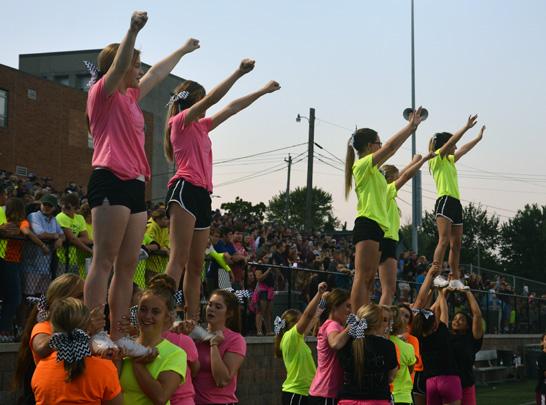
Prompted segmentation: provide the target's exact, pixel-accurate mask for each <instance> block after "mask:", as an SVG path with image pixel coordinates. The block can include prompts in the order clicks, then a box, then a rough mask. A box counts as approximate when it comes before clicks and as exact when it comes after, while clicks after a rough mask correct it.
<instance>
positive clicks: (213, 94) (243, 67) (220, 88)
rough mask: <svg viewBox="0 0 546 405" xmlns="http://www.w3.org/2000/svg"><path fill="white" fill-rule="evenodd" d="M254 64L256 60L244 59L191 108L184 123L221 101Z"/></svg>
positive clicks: (195, 118)
mask: <svg viewBox="0 0 546 405" xmlns="http://www.w3.org/2000/svg"><path fill="white" fill-rule="evenodd" d="M254 64H255V62H254V61H253V60H252V59H243V60H242V61H241V64H240V65H239V68H238V69H237V70H236V71H235V72H233V73H232V74H231V75H229V76H228V77H227V79H225V80H224V81H223V82H221V83H220V84H219V85H217V86H216V87H215V88H213V89H212V90H211V91H210V93H209V94H207V95H206V96H205V97H203V98H202V99H201V100H199V101H198V102H197V103H195V104H194V105H192V106H191V107H190V108H189V110H188V113H187V114H186V117H185V119H184V123H185V124H189V123H190V122H192V121H196V120H197V119H198V118H199V117H200V116H202V115H203V114H204V113H205V111H207V110H208V109H209V108H210V107H212V106H213V105H214V104H216V103H217V102H218V101H220V100H221V99H222V97H224V96H225V95H226V93H227V92H228V91H229V89H231V87H232V86H233V85H234V84H235V82H236V81H237V80H239V79H240V78H241V77H243V76H244V75H245V74H247V73H249V72H251V71H252V69H254Z"/></svg>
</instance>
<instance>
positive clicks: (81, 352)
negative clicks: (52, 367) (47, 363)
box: [49, 329, 91, 364]
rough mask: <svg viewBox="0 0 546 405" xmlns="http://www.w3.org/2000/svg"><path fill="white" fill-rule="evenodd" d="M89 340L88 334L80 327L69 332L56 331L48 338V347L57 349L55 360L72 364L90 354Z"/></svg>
mask: <svg viewBox="0 0 546 405" xmlns="http://www.w3.org/2000/svg"><path fill="white" fill-rule="evenodd" d="M89 340H90V337H89V335H88V334H87V333H85V332H84V331H83V330H81V329H74V330H73V331H72V332H70V333H63V332H56V333H54V334H53V335H51V339H49V347H51V348H52V349H54V350H56V351H57V361H61V360H62V361H65V362H67V363H69V364H72V363H75V362H76V361H79V360H82V359H83V358H85V357H88V356H91V349H90V348H89Z"/></svg>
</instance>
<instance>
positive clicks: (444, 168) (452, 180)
mask: <svg viewBox="0 0 546 405" xmlns="http://www.w3.org/2000/svg"><path fill="white" fill-rule="evenodd" d="M434 153H436V157H434V158H432V159H430V160H429V162H428V167H429V168H430V171H431V172H432V176H433V177H434V183H436V190H437V193H438V198H440V197H442V196H444V195H448V196H451V197H453V198H456V199H457V200H460V199H461V196H460V194H459V182H458V180H457V168H456V167H455V155H448V156H445V157H441V156H440V149H438V150H437V151H436V152H434Z"/></svg>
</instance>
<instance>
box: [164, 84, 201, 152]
mask: <svg viewBox="0 0 546 405" xmlns="http://www.w3.org/2000/svg"><path fill="white" fill-rule="evenodd" d="M182 91H187V92H188V93H189V94H188V96H187V97H186V98H185V99H182V100H178V101H175V102H174V103H171V104H170V106H169V110H168V111H167V119H166V122H165V135H164V139H163V152H164V154H165V158H166V159H167V160H168V161H169V162H172V161H173V160H174V152H173V145H172V143H171V126H170V125H169V120H170V119H171V118H172V117H174V116H175V115H176V114H178V113H179V112H182V111H184V110H186V109H188V108H190V107H191V106H192V105H194V104H195V103H197V102H198V101H199V100H201V99H202V98H204V97H205V95H206V92H205V88H204V87H203V86H201V85H200V84H199V83H197V82H194V81H191V80H184V81H183V82H182V83H180V84H179V85H178V86H176V88H175V89H174V94H175V95H176V94H178V93H180V92H182Z"/></svg>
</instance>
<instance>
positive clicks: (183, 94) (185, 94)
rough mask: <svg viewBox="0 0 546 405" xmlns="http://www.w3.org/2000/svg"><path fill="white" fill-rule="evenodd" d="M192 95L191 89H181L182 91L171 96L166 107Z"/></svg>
mask: <svg viewBox="0 0 546 405" xmlns="http://www.w3.org/2000/svg"><path fill="white" fill-rule="evenodd" d="M189 95H190V92H189V91H186V90H183V91H181V92H180V93H178V94H173V95H172V96H171V98H170V99H169V102H168V103H167V105H166V106H165V107H170V106H172V105H173V104H174V103H176V102H177V101H178V100H185V99H187V98H188V96H189Z"/></svg>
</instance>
